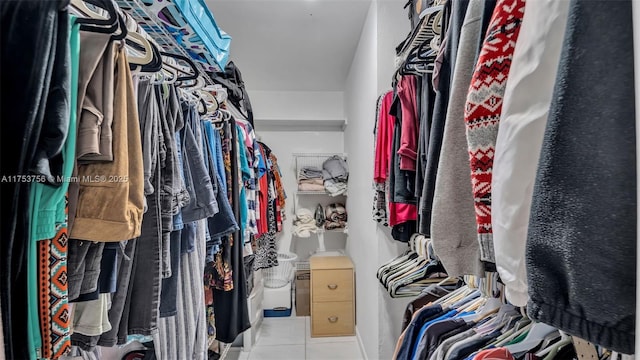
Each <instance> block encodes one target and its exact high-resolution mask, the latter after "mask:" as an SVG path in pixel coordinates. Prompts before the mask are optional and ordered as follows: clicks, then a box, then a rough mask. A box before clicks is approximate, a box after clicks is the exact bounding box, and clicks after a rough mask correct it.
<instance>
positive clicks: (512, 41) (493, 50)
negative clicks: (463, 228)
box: [464, 0, 525, 262]
mask: <svg viewBox="0 0 640 360" xmlns="http://www.w3.org/2000/svg"><path fill="white" fill-rule="evenodd" d="M524 7H525V2H524V0H498V3H497V4H496V8H495V10H494V12H493V16H492V17H491V22H490V24H489V28H488V29H487V34H486V37H485V39H484V42H483V43H482V49H481V51H480V56H479V57H478V62H477V63H476V68H475V70H474V73H473V77H472V79H471V85H470V86H469V93H468V94H467V102H466V105H465V111H464V121H465V124H466V129H467V144H468V147H469V160H470V165H471V183H472V188H473V195H474V198H475V208H476V222H477V225H478V241H479V242H480V258H481V259H482V260H483V261H489V262H495V255H494V250H493V238H492V235H491V233H492V231H491V177H492V176H491V175H492V173H491V170H492V168H493V157H494V154H495V145H496V138H497V136H498V125H499V122H500V114H501V112H502V97H503V95H504V91H505V86H506V84H507V77H508V76H509V69H510V68H511V59H512V58H513V51H514V49H515V45H516V41H517V39H518V34H519V32H520V24H521V22H522V17H523V15H524Z"/></svg>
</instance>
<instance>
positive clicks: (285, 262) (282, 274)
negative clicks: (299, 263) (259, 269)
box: [264, 253, 298, 288]
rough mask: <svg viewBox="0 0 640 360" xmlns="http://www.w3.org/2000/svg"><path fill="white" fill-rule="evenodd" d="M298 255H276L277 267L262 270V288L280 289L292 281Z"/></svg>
mask: <svg viewBox="0 0 640 360" xmlns="http://www.w3.org/2000/svg"><path fill="white" fill-rule="evenodd" d="M297 258H298V255H296V254H294V253H278V266H274V267H272V268H268V269H265V270H264V286H266V287H268V288H281V287H283V286H286V285H287V284H288V283H289V282H290V281H291V280H292V279H293V269H294V264H295V261H296V259H297Z"/></svg>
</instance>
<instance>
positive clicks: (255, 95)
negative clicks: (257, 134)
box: [248, 90, 344, 121]
mask: <svg viewBox="0 0 640 360" xmlns="http://www.w3.org/2000/svg"><path fill="white" fill-rule="evenodd" d="M248 93H249V97H250V98H251V106H252V107H253V110H254V114H253V115H254V118H255V119H256V120H259V121H265V120H296V121H305V120H309V121H314V120H344V95H343V92H342V91H255V90H248Z"/></svg>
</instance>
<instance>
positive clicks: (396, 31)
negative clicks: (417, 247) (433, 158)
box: [371, 0, 411, 359]
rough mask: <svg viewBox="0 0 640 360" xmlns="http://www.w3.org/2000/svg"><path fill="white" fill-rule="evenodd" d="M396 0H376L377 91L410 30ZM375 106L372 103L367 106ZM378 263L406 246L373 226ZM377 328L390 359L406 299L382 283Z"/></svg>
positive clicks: (385, 84)
mask: <svg viewBox="0 0 640 360" xmlns="http://www.w3.org/2000/svg"><path fill="white" fill-rule="evenodd" d="M402 5H404V4H403V3H402V4H401V3H400V2H398V1H396V0H378V1H377V6H378V24H377V27H378V29H377V31H378V54H377V56H378V93H379V94H380V93H382V92H384V91H386V90H389V89H391V79H392V77H393V74H394V72H395V53H396V46H397V45H398V44H399V43H400V42H401V41H402V40H403V39H404V38H405V37H406V36H407V34H408V33H409V31H410V30H411V26H410V23H409V19H408V17H407V10H406V9H403V8H402ZM371 106H372V107H375V105H371ZM376 228H377V229H376V239H377V242H378V264H379V265H380V264H383V263H385V262H387V261H388V260H389V259H392V258H394V257H396V256H398V255H399V254H401V253H402V252H404V251H405V250H406V249H407V246H406V245H405V244H402V243H400V242H398V241H395V240H393V238H392V237H391V232H390V231H389V229H388V228H385V227H383V226H376ZM378 297H379V300H378V302H379V314H380V327H379V329H378V336H379V338H378V358H379V359H391V358H392V357H393V351H394V349H395V345H396V341H397V340H398V338H399V337H400V330H401V325H402V316H403V314H404V309H405V308H406V305H407V303H408V302H409V301H410V300H409V299H392V298H391V297H390V296H389V294H388V293H387V292H386V291H385V289H384V288H383V287H382V286H378Z"/></svg>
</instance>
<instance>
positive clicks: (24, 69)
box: [0, 1, 69, 359]
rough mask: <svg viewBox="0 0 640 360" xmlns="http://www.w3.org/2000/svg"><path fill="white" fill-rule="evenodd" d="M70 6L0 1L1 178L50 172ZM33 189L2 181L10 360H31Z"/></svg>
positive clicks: (1, 257) (0, 244) (0, 232)
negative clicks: (49, 125) (51, 125)
mask: <svg viewBox="0 0 640 360" xmlns="http://www.w3.org/2000/svg"><path fill="white" fill-rule="evenodd" d="M67 2H68V1H3V2H0V24H1V25H0V26H1V31H0V44H1V46H2V50H1V51H2V54H1V58H0V64H2V68H3V69H5V70H6V71H3V72H2V91H1V98H0V149H1V151H0V169H1V170H2V172H1V173H0V177H1V176H10V175H29V174H30V173H29V170H30V169H31V170H35V171H37V172H39V171H41V170H43V169H42V168H41V166H40V165H42V164H43V163H42V162H40V160H43V158H41V157H40V156H37V155H36V154H37V149H38V143H39V142H40V141H41V140H42V136H46V135H47V132H46V131H45V133H44V134H43V133H41V131H42V124H43V121H44V114H45V108H46V107H47V105H48V104H47V102H48V101H51V100H50V99H49V96H50V95H51V90H52V89H54V88H55V87H56V86H58V85H59V84H57V83H55V82H56V80H55V79H54V80H53V84H52V77H53V76H56V77H57V75H54V68H55V66H54V65H55V64H56V62H57V61H63V59H60V56H57V54H60V53H61V50H65V51H68V47H69V41H68V38H66V37H62V38H61V36H60V34H61V32H60V29H62V28H64V29H68V26H69V23H68V12H67V11H66V10H61V9H63V8H65V5H66V3H67ZM65 34H67V36H68V31H67V32H66V33H65ZM67 73H68V69H67ZM52 85H53V87H52ZM63 90H65V91H68V89H63ZM49 105H51V104H49ZM67 114H68V113H67ZM66 120H67V121H68V119H66ZM45 155H46V154H45ZM29 191H30V186H29V184H28V183H25V182H17V181H12V180H10V179H9V181H2V182H1V183H0V204H1V205H0V206H2V217H3V219H2V224H1V225H0V236H1V239H2V240H1V241H0V262H1V263H0V266H1V267H2V269H1V271H0V274H1V275H0V294H1V304H0V305H1V306H0V307H1V308H2V325H3V330H4V331H3V333H4V337H5V355H6V357H7V358H8V359H25V358H28V357H29V356H28V345H27V339H28V337H29V336H28V334H27V327H26V325H25V319H27V307H26V306H25V304H26V303H27V276H26V275H27V268H26V267H25V265H26V264H27V257H26V255H27V254H26V249H27V241H28V240H29V215H28V214H29V213H28V210H29Z"/></svg>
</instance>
